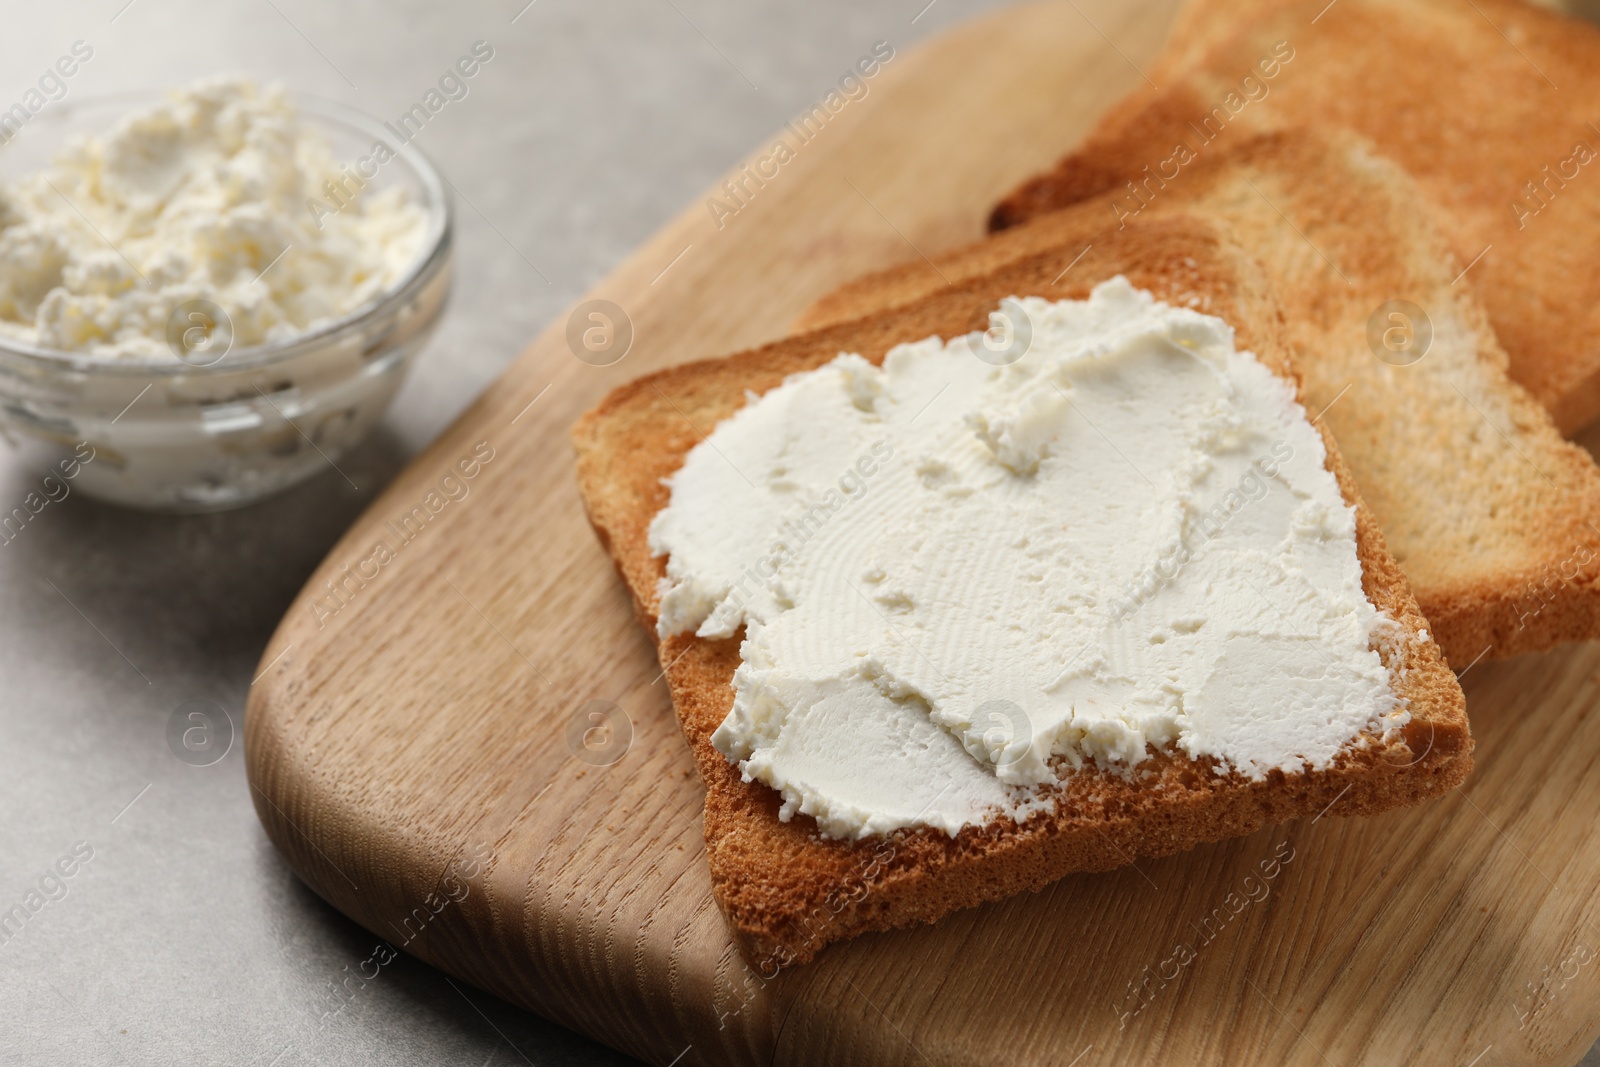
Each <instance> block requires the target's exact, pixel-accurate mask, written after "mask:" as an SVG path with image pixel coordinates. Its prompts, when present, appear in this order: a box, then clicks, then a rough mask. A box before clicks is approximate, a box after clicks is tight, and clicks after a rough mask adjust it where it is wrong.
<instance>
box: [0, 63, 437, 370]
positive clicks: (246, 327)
mask: <svg viewBox="0 0 1600 1067" xmlns="http://www.w3.org/2000/svg"><path fill="white" fill-rule="evenodd" d="M330 183H331V184H330ZM330 188H331V189H333V190H335V191H338V193H339V195H338V197H337V202H338V203H341V204H343V205H344V206H343V207H342V208H341V210H339V211H338V212H337V213H332V212H327V211H323V212H316V211H312V210H308V207H307V204H308V201H317V202H320V200H321V198H326V197H329V196H332V195H333V193H330V192H329V189H330ZM351 188H353V186H352V185H351V180H350V176H349V174H348V168H344V169H341V168H340V167H339V166H338V164H337V163H336V161H335V159H334V157H333V154H332V149H331V146H330V145H329V144H328V142H327V139H326V138H325V137H324V136H322V135H321V131H320V130H318V129H317V128H315V127H313V126H311V125H309V124H307V123H304V122H302V121H301V120H300V118H299V116H298V114H297V113H296V110H295V107H294V105H293V102H292V101H291V100H290V98H289V96H288V94H287V93H286V92H285V91H283V90H282V89H281V88H269V89H258V88H257V87H256V86H255V85H253V84H252V83H250V82H248V81H244V80H240V79H214V80H208V81H202V82H198V83H196V84H194V85H191V86H189V87H187V88H184V89H180V90H176V91H174V92H172V93H171V94H170V95H169V96H168V97H167V99H166V100H165V101H163V102H162V103H160V104H158V105H155V106H152V107H149V108H147V109H145V110H142V111H139V112H136V113H134V114H131V115H129V116H127V117H126V118H125V119H123V120H122V121H121V122H120V123H119V124H118V125H117V126H116V127H115V128H114V129H112V130H111V131H110V132H109V133H107V134H106V135H105V136H104V137H98V138H82V139H79V140H77V141H75V142H73V143H72V144H71V145H70V146H68V147H67V148H66V149H65V150H64V151H63V152H62V153H61V154H60V155H59V156H58V157H57V159H56V161H55V164H54V166H53V167H51V168H49V169H47V170H46V171H43V172H40V173H37V174H33V175H31V176H28V177H26V178H23V179H21V180H19V181H16V182H13V183H11V184H8V185H5V186H4V187H3V188H0V340H3V339H10V340H13V341H18V342H22V343H24V344H28V345H32V346H37V347H43V348H50V349H58V350H63V351H71V352H86V353H92V354H94V355H99V356H109V357H124V358H126V357H135V358H142V359H151V358H154V359H158V360H159V359H163V358H167V359H173V360H176V359H177V358H178V357H177V355H176V354H175V353H174V352H172V351H171V349H170V348H169V345H168V341H167V323H168V319H169V317H170V316H171V315H172V314H173V311H174V309H175V308H177V307H179V306H180V305H182V304H184V303H185V302H186V301H189V300H195V299H206V300H210V301H212V302H214V303H215V304H217V305H219V306H220V307H221V308H222V309H223V310H224V311H225V312H226V313H227V314H228V316H229V317H230V319H231V320H232V337H233V341H232V343H233V346H234V347H235V348H242V347H247V346H251V345H259V344H262V343H265V342H270V341H279V340H287V339H290V338H293V337H295V336H297V335H300V334H303V333H306V332H307V331H308V330H310V329H312V328H314V327H315V326H316V325H318V324H320V323H322V322H326V321H328V320H331V319H336V318H339V317H341V316H343V315H346V314H348V313H350V312H352V311H355V310H356V309H358V308H360V307H362V306H363V305H365V304H367V303H369V302H371V301H372V300H373V299H374V298H376V297H377V296H378V295H379V294H380V293H382V292H383V291H384V290H385V289H387V288H389V287H390V286H392V285H393V284H394V283H396V282H397V281H398V280H399V278H400V277H401V275H402V274H403V273H404V272H405V270H406V269H407V268H408V267H410V266H411V265H412V264H413V263H414V262H415V260H416V259H417V257H418V256H419V254H420V253H421V251H422V247H423V243H424V240H425V238H426V230H427V226H426V216H425V214H424V212H423V211H422V210H421V209H420V208H419V207H418V206H417V205H416V204H414V203H411V202H408V200H407V198H406V196H405V194H404V191H403V190H402V189H400V188H398V187H393V188H389V189H385V190H383V191H381V192H380V191H371V192H367V193H364V194H363V195H361V196H352V195H351V194H350V190H351Z"/></svg>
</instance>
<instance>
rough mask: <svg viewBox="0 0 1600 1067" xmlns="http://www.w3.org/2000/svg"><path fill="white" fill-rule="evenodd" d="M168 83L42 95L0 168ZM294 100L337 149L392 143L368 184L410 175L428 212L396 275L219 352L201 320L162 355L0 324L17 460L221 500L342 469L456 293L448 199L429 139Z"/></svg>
mask: <svg viewBox="0 0 1600 1067" xmlns="http://www.w3.org/2000/svg"><path fill="white" fill-rule="evenodd" d="M162 96H163V94H161V93H158V92H146V93H130V94H123V95H118V96H115V97H100V98H96V99H94V100H86V101H72V100H63V101H61V102H60V103H58V104H52V105H50V106H49V107H48V108H47V109H46V110H44V111H42V112H41V113H39V114H38V115H36V116H35V117H34V119H33V121H31V122H29V123H28V125H27V126H26V127H25V128H24V129H22V130H21V131H20V133H19V135H18V136H17V138H16V139H15V140H14V141H12V142H11V143H10V144H8V145H6V146H5V148H4V149H0V164H3V165H4V167H5V180H8V181H14V180H16V179H17V178H19V177H22V176H24V175H26V174H28V173H31V172H33V171H35V170H39V169H42V168H44V167H45V166H48V165H49V163H50V162H51V160H52V159H53V157H54V156H55V154H56V153H57V151H58V150H59V149H61V148H62V147H64V146H65V145H66V143H67V141H68V139H69V138H71V137H72V136H74V135H76V134H79V133H93V134H101V133H104V132H106V131H107V130H109V129H110V128H111V126H112V125H113V124H114V123H115V122H116V121H117V120H118V119H119V118H121V117H122V116H123V115H125V114H127V113H128V112H130V111H134V110H136V109H140V108H143V107H145V106H148V105H150V104H153V103H156V102H158V101H160V100H161V99H162ZM294 99H295V104H296V106H297V107H298V108H299V110H300V115H301V119H302V121H303V122H305V123H306V124H307V125H310V126H312V127H314V128H317V129H320V130H321V131H322V134H323V135H324V136H325V137H326V138H327V139H328V141H329V142H330V146H331V148H332V151H333V154H334V158H336V159H340V160H355V159H358V158H360V157H362V156H366V155H368V154H369V153H370V152H371V150H372V147H373V144H374V142H377V141H382V142H383V143H384V144H386V145H388V146H389V148H390V149H391V150H392V151H393V152H394V158H393V159H391V160H389V161H388V162H386V163H384V164H382V166H380V167H379V168H378V171H377V175H376V176H375V177H374V178H373V179H372V180H371V182H370V185H371V187H372V189H373V191H378V190H381V189H383V188H386V187H390V186H394V185H399V186H401V187H403V188H405V189H406V190H407V191H408V193H409V195H410V196H411V198H412V201H413V202H414V203H416V204H417V205H418V206H419V207H420V208H421V209H422V210H423V211H424V213H425V214H426V216H427V231H426V234H425V236H424V239H423V244H422V251H421V253H420V254H419V255H418V257H417V259H416V260H415V261H414V262H413V263H412V264H411V266H410V267H409V268H408V269H407V271H406V272H405V273H404V274H403V275H402V276H401V277H400V278H399V279H398V280H397V281H396V283H395V284H394V285H393V286H391V287H390V288H389V289H387V290H385V291H384V292H383V293H381V294H379V296H378V297H376V298H375V299H374V300H373V301H371V302H369V303H368V304H366V305H365V306H363V307H360V308H358V309H356V310H355V311H353V312H351V313H350V314H348V315H345V316H344V317H342V318H339V319H334V320H330V321H328V322H325V323H322V324H320V325H318V326H316V327H314V328H313V329H312V330H310V331H308V332H307V333H304V334H301V335H299V336H297V337H294V338H290V339H288V340H285V341H277V342H270V343H267V344H262V345H256V346H251V347H241V348H235V349H232V350H228V351H225V352H224V353H223V354H222V355H221V356H220V357H217V358H215V361H214V362H213V361H211V358H210V357H205V356H204V355H203V351H204V345H205V339H204V338H203V337H201V336H200V335H195V336H196V339H197V340H199V342H200V343H199V345H198V346H197V348H196V349H195V350H193V351H190V352H189V354H188V355H185V356H184V357H183V358H181V359H180V358H176V357H175V358H173V359H162V360H159V361H157V360H150V359H123V358H117V357H107V356H91V355H87V354H85V353H76V352H62V351H56V350H51V349H44V348H33V347H29V346H26V345H22V344H17V343H15V342H12V341H9V340H5V339H0V435H3V436H4V437H5V438H6V440H7V441H8V442H9V443H10V444H11V445H12V446H13V447H14V448H15V449H17V450H18V451H19V452H20V453H21V455H22V457H23V462H25V463H27V464H29V465H30V466H31V467H33V468H34V469H36V470H38V471H40V472H41V473H44V474H48V475H53V476H54V477H56V478H71V479H72V480H73V482H74V485H73V488H77V489H81V490H82V491H83V492H85V493H87V494H89V495H90V496H94V497H98V498H100V499H102V500H108V501H112V502H115V503H118V504H126V505H130V506H132V507H139V508H149V509H155V510H162V511H184V512H194V511H220V510H223V509H226V508H233V507H239V506H241V505H244V504H248V503H251V502H252V501H255V500H259V499H261V498H262V497H264V496H267V495H269V494H272V493H276V492H278V491H280V490H283V489H287V488H288V487H289V486H292V485H294V484H296V483H298V482H301V481H304V480H305V479H307V478H309V477H311V476H312V475H314V474H317V473H319V472H321V471H325V470H329V469H330V468H331V469H337V462H338V459H339V456H340V455H341V454H342V453H344V452H346V451H348V450H349V449H350V448H352V447H354V446H355V445H356V444H357V443H359V442H360V441H361V440H362V439H363V438H364V437H365V436H366V435H367V433H368V432H369V431H371V429H372V428H373V426H374V425H376V424H377V422H378V420H379V418H381V417H382V415H383V412H384V410H385V409H386V408H387V407H388V406H389V402H390V401H391V400H392V399H393V398H394V394H395V392H396V390H397V389H399V387H400V383H401V381H402V380H403V379H404V376H405V372H406V370H407V368H408V367H409V366H410V364H411V362H412V360H413V359H415V357H416V355H417V353H418V352H419V351H421V349H422V348H423V346H424V345H425V344H426V343H427V341H428V338H429V337H430V336H431V335H432V333H433V330H434V328H435V327H436V326H437V325H438V322H439V316H440V313H441V311H442V310H443V308H444V305H445V300H446V297H447V296H448V295H449V292H450V282H451V275H452V273H453V272H452V260H453V244H454V239H453V235H454V214H453V210H452V207H451V204H450V198H449V196H448V195H447V194H446V192H445V187H444V183H443V181H442V180H441V179H440V177H439V174H438V172H437V171H436V170H435V169H434V168H433V165H432V164H431V163H429V162H428V160H427V159H426V158H425V157H424V156H423V154H422V153H421V152H420V151H418V150H417V149H416V148H415V147H414V146H412V145H409V144H406V145H400V146H396V145H395V144H394V140H395V138H394V137H393V135H392V134H391V133H390V131H388V130H386V129H385V128H384V127H383V125H382V124H380V123H379V122H377V121H376V120H373V119H370V118H367V117H366V116H365V115H362V114H361V113H360V112H357V111H355V110H353V109H351V108H347V107H345V106H343V105H341V104H335V103H333V102H331V101H326V100H320V99H318V98H315V97H309V96H302V95H298V94H297V95H296V96H295V98H294ZM190 303H195V302H190ZM201 303H203V302H201ZM184 307H185V308H187V307H188V304H185V305H184ZM188 314H189V315H190V317H191V318H194V315H195V314H199V315H200V317H199V318H194V321H195V322H196V323H197V324H200V323H203V324H204V325H205V327H206V328H207V334H206V336H209V327H210V326H211V325H213V324H212V323H210V322H209V321H208V320H207V319H206V318H205V312H204V310H203V309H202V310H201V311H199V312H194V311H190V312H188ZM183 347H184V348H185V349H187V348H188V347H189V346H188V344H187V342H185V343H184V345H183ZM174 351H175V352H176V351H178V349H177V348H175V349H174ZM46 489H47V490H48V489H49V485H48V483H46ZM3 517H4V516H0V518H3ZM24 518H25V517H24Z"/></svg>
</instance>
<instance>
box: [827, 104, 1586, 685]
mask: <svg viewBox="0 0 1600 1067" xmlns="http://www.w3.org/2000/svg"><path fill="white" fill-rule="evenodd" d="M1112 199H1113V198H1112V197H1110V196H1105V195H1102V196H1100V197H1097V198H1094V199H1091V200H1089V201H1086V202H1084V203H1081V204H1079V205H1078V206H1076V207H1074V208H1072V209H1070V210H1069V211H1065V212H1058V213H1055V214H1049V215H1041V216H1039V217H1037V218H1035V219H1034V220H1033V221H1032V222H1030V223H1028V224H1027V225H1023V226H1019V227H1016V228H1014V229H1010V230H1005V231H1002V232H1001V233H999V234H997V235H995V236H994V237H992V238H990V239H989V240H987V241H982V242H979V243H977V244H974V245H969V246H967V247H966V248H963V249H958V250H956V251H954V252H952V253H950V254H948V255H946V256H942V257H939V258H937V259H936V260H935V262H936V263H937V265H938V268H937V270H938V273H936V272H935V270H934V269H933V268H931V267H929V266H928V265H926V264H924V263H922V262H920V261H918V262H915V263H911V264H908V265H906V266H904V267H901V268H894V269H891V270H888V271H884V272H882V273H880V274H876V275H869V276H867V277H866V278H863V279H861V280H859V281H857V282H854V283H851V284H847V285H845V286H844V287H842V288H841V289H838V290H836V291H835V292H833V293H832V294H829V295H828V296H825V297H824V298H823V299H822V300H821V301H820V302H819V303H818V304H816V305H815V306H814V307H813V308H812V309H811V311H810V312H808V313H807V315H806V316H805V318H804V319H803V320H802V322H803V323H804V324H805V325H806V326H808V327H809V326H816V325H818V324H821V323H824V322H836V321H840V320H843V319H850V318H855V317H858V316H860V315H865V314H869V313H871V312H873V311H875V310H879V309H881V308H884V307H891V306H894V305H895V304H900V303H906V302H908V301H911V300H915V299H917V298H918V297H920V296H922V295H924V294H926V293H929V292H932V291H934V290H936V289H941V288H943V287H944V284H945V278H949V279H952V280H955V281H960V280H962V279H965V278H970V277H973V276H976V275H981V274H983V273H985V272H987V271H990V270H993V269H995V268H996V267H998V266H1000V265H1002V264H1005V263H1007V262H1009V261H1011V260H1014V259H1016V258H1018V257H1021V256H1026V255H1031V254H1036V253H1038V252H1039V251H1041V250H1043V249H1046V248H1050V247H1053V246H1056V245H1060V244H1063V243H1065V244H1066V245H1070V244H1071V241H1072V240H1074V239H1076V238H1075V237H1074V236H1072V235H1074V234H1075V233H1076V232H1078V231H1079V230H1081V229H1082V227H1083V225H1084V224H1085V221H1086V220H1094V219H1099V220H1101V221H1105V220H1110V219H1114V217H1115V216H1114V214H1113V210H1112V206H1111V204H1112ZM1172 211H1176V212H1192V211H1202V212H1205V213H1207V214H1209V215H1211V216H1213V217H1216V218H1219V219H1222V220H1225V221H1226V223H1227V224H1228V225H1229V226H1230V227H1231V228H1232V231H1233V233H1234V236H1235V238H1236V239H1237V240H1238V241H1239V242H1240V243H1241V244H1242V245H1243V246H1244V247H1245V248H1247V249H1248V250H1249V252H1250V254H1251V255H1252V256H1253V257H1254V258H1255V259H1256V260H1257V261H1258V262H1260V263H1261V265H1262V267H1263V269H1264V270H1265V272H1266V274H1267V276H1268V277H1269V278H1271V279H1272V284H1273V286H1274V288H1275V290H1276V294H1277V296H1278V299H1279V303H1280V304H1281V305H1282V307H1283V310H1284V314H1285V315H1286V317H1287V320H1288V330H1289V333H1290V336H1291V341H1292V343H1293V346H1294V351H1295V353H1296V355H1295V359H1296V363H1297V366H1298V370H1299V372H1300V374H1301V376H1302V378H1303V384H1304V388H1305V394H1306V399H1307V403H1308V404H1309V406H1310V408H1311V410H1312V411H1313V412H1323V413H1324V414H1323V416H1322V420H1323V421H1324V422H1325V423H1327V424H1328V425H1330V426H1331V427H1332V429H1333V433H1334V437H1335V438H1337V439H1338V441H1339V447H1340V450H1341V452H1342V453H1343V455H1344V458H1345V461H1346V462H1347V463H1349V465H1350V469H1351V471H1352V472H1353V473H1354V474H1355V478H1356V484H1357V485H1359V486H1360V487H1361V494H1362V496H1363V498H1365V500H1366V501H1367V504H1368V505H1369V506H1370V507H1371V508H1372V512H1373V514H1374V515H1375V516H1376V517H1377V520H1378V525H1379V526H1380V527H1382V529H1383V533H1384V538H1385V540H1386V541H1387V543H1388V545H1389V549H1390V551H1392V552H1393V553H1394V556H1395V558H1396V559H1397V560H1399V561H1400V565H1401V566H1402V567H1404V568H1405V571H1406V575H1407V577H1408V578H1410V580H1411V587H1412V590H1413V591H1414V592H1415V594H1416V597H1417V602H1418V603H1419V604H1420V605H1421V606H1422V611H1423V613H1424V614H1425V615H1427V617H1428V619H1429V621H1430V622H1432V623H1433V627H1434V636H1435V638H1436V639H1437V640H1438V642H1439V644H1440V645H1441V646H1442V647H1443V648H1444V650H1445V654H1446V656H1447V657H1448V658H1449V660H1450V662H1451V663H1452V664H1454V665H1455V666H1456V667H1457V668H1465V667H1467V666H1468V665H1469V664H1471V663H1472V662H1474V661H1475V660H1476V659H1478V658H1479V657H1481V656H1487V657H1489V658H1497V657H1504V656H1510V655H1514V654H1516V653H1520V652H1530V651H1536V650H1539V649H1544V648H1549V647H1551V646H1553V645H1556V644H1559V643H1561V642H1563V641H1575V640H1586V639H1590V638H1594V637H1600V469H1597V468H1596V467H1595V464H1594V461H1593V460H1592V459H1591V458H1590V457H1589V455H1588V454H1587V453H1586V452H1584V451H1583V450H1582V449H1580V448H1578V447H1577V446H1576V445H1572V444H1570V443H1568V442H1567V441H1565V440H1564V439H1563V438H1562V437H1561V434H1560V433H1559V432H1558V430H1557V429H1556V426H1555V424H1554V423H1553V422H1552V421H1551V418H1550V416H1549V415H1548V414H1547V413H1546V412H1545V411H1544V410H1543V409H1541V408H1540V406H1539V405H1538V403H1537V402H1536V401H1534V399H1533V398H1532V397H1531V396H1529V394H1528V393H1527V392H1526V391H1525V390H1524V389H1523V388H1522V387H1520V386H1519V385H1517V384H1516V383H1515V382H1513V381H1511V380H1510V378H1509V377H1508V375H1507V369H1506V364H1507V360H1506V355H1505V352H1504V350H1503V349H1502V348H1501V347H1500V345H1499V344H1498V342H1497V341H1496V339H1495V335H1494V332H1493V331H1492V330H1491V329H1490V327H1489V324H1488V321H1487V319H1486V317H1485V315H1484V312H1483V310H1482V308H1481V306H1480V305H1479V304H1478V302H1477V300H1476V298H1475V297H1474V295H1473V287H1472V286H1471V285H1470V284H1469V283H1468V282H1467V281H1466V280H1460V281H1457V279H1458V277H1459V275H1460V273H1461V269H1462V264H1460V263H1459V262H1458V261H1457V259H1456V258H1455V257H1454V256H1453V255H1451V254H1450V252H1449V250H1448V249H1447V247H1446V242H1445V240H1444V239H1443V237H1441V236H1440V234H1439V233H1438V232H1437V230H1436V229H1435V228H1434V227H1433V225H1432V224H1431V221H1430V213H1429V212H1428V210H1427V209H1426V207H1425V206H1424V204H1423V202H1422V199H1421V196H1420V193H1419V192H1418V190H1417V188H1416V184H1415V183H1414V182H1413V181H1412V180H1411V179H1410V178H1409V177H1408V176H1407V175H1406V174H1405V173H1404V172H1403V171H1402V170H1401V169H1400V168H1399V167H1398V166H1396V165H1395V164H1393V163H1392V162H1390V161H1388V160H1385V159H1382V158H1379V157H1376V156H1375V155H1374V153H1373V151H1372V150H1371V149H1370V146H1369V145H1368V143H1367V142H1365V141H1364V140H1362V139H1360V138H1358V137H1356V136H1354V135H1351V134H1347V133H1335V134H1334V135H1332V136H1331V137H1323V136H1320V135H1314V134H1310V133H1297V134H1285V133H1278V134H1266V135H1260V136H1257V137H1253V138H1241V139H1240V140H1239V141H1237V142H1235V144H1234V147H1232V148H1230V149H1228V150H1226V151H1224V152H1219V153H1213V154H1211V155H1209V156H1207V157H1205V158H1203V159H1200V160H1197V161H1196V162H1195V163H1194V164H1193V165H1192V166H1191V167H1190V168H1189V169H1187V170H1186V171H1185V173H1184V177H1183V180H1182V181H1181V182H1174V183H1173V184H1172V186H1171V187H1170V188H1169V189H1168V190H1166V191H1164V192H1163V193H1162V195H1161V196H1160V197H1158V198H1157V199H1156V200H1155V201H1154V202H1153V203H1152V204H1151V205H1150V206H1149V208H1147V209H1146V210H1145V211H1144V212H1142V213H1141V214H1140V215H1139V218H1140V219H1148V218H1150V217H1153V216H1157V215H1160V214H1162V213H1163V212H1172ZM1081 247H1082V246H1081V245H1079V246H1078V248H1072V247H1066V248H1064V249H1063V250H1064V251H1066V252H1068V253H1072V254H1076V252H1077V251H1078V250H1079V248H1081ZM1075 272H1076V268H1074V271H1073V272H1071V273H1069V274H1068V275H1067V277H1068V278H1069V279H1070V278H1071V277H1072V273H1075ZM1394 300H1405V301H1410V302H1411V303H1413V304H1416V305H1418V306H1420V307H1422V308H1423V309H1425V311H1426V315H1427V317H1428V319H1429V320H1430V322H1431V326H1432V342H1431V347H1430V348H1429V349H1428V351H1427V353H1426V354H1425V355H1424V356H1422V358H1421V359H1419V360H1417V362H1415V363H1412V364H1410V365H1391V364H1389V363H1385V362H1384V361H1383V360H1382V359H1380V358H1379V356H1378V355H1377V353H1376V351H1375V350H1374V348H1373V347H1372V344H1371V343H1370V339H1369V336H1368V333H1369V324H1370V323H1372V321H1373V319H1374V315H1375V313H1377V312H1378V311H1379V308H1380V307H1381V306H1383V305H1385V304H1387V303H1388V302H1389V301H1394ZM1378 318H1379V319H1381V320H1382V321H1381V323H1380V325H1379V330H1378V332H1379V334H1380V335H1381V333H1382V332H1383V330H1385V329H1387V328H1388V327H1389V326H1391V325H1393V324H1395V323H1396V322H1397V321H1398V320H1390V319H1388V318H1387V316H1386V315H1379V316H1378ZM1419 323H1420V320H1419ZM1414 325H1415V324H1414ZM1402 328H1403V327H1402ZM1391 358H1394V359H1397V360H1403V359H1404V358H1407V357H1405V355H1404V354H1403V353H1395V354H1394V355H1393V356H1391Z"/></svg>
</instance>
